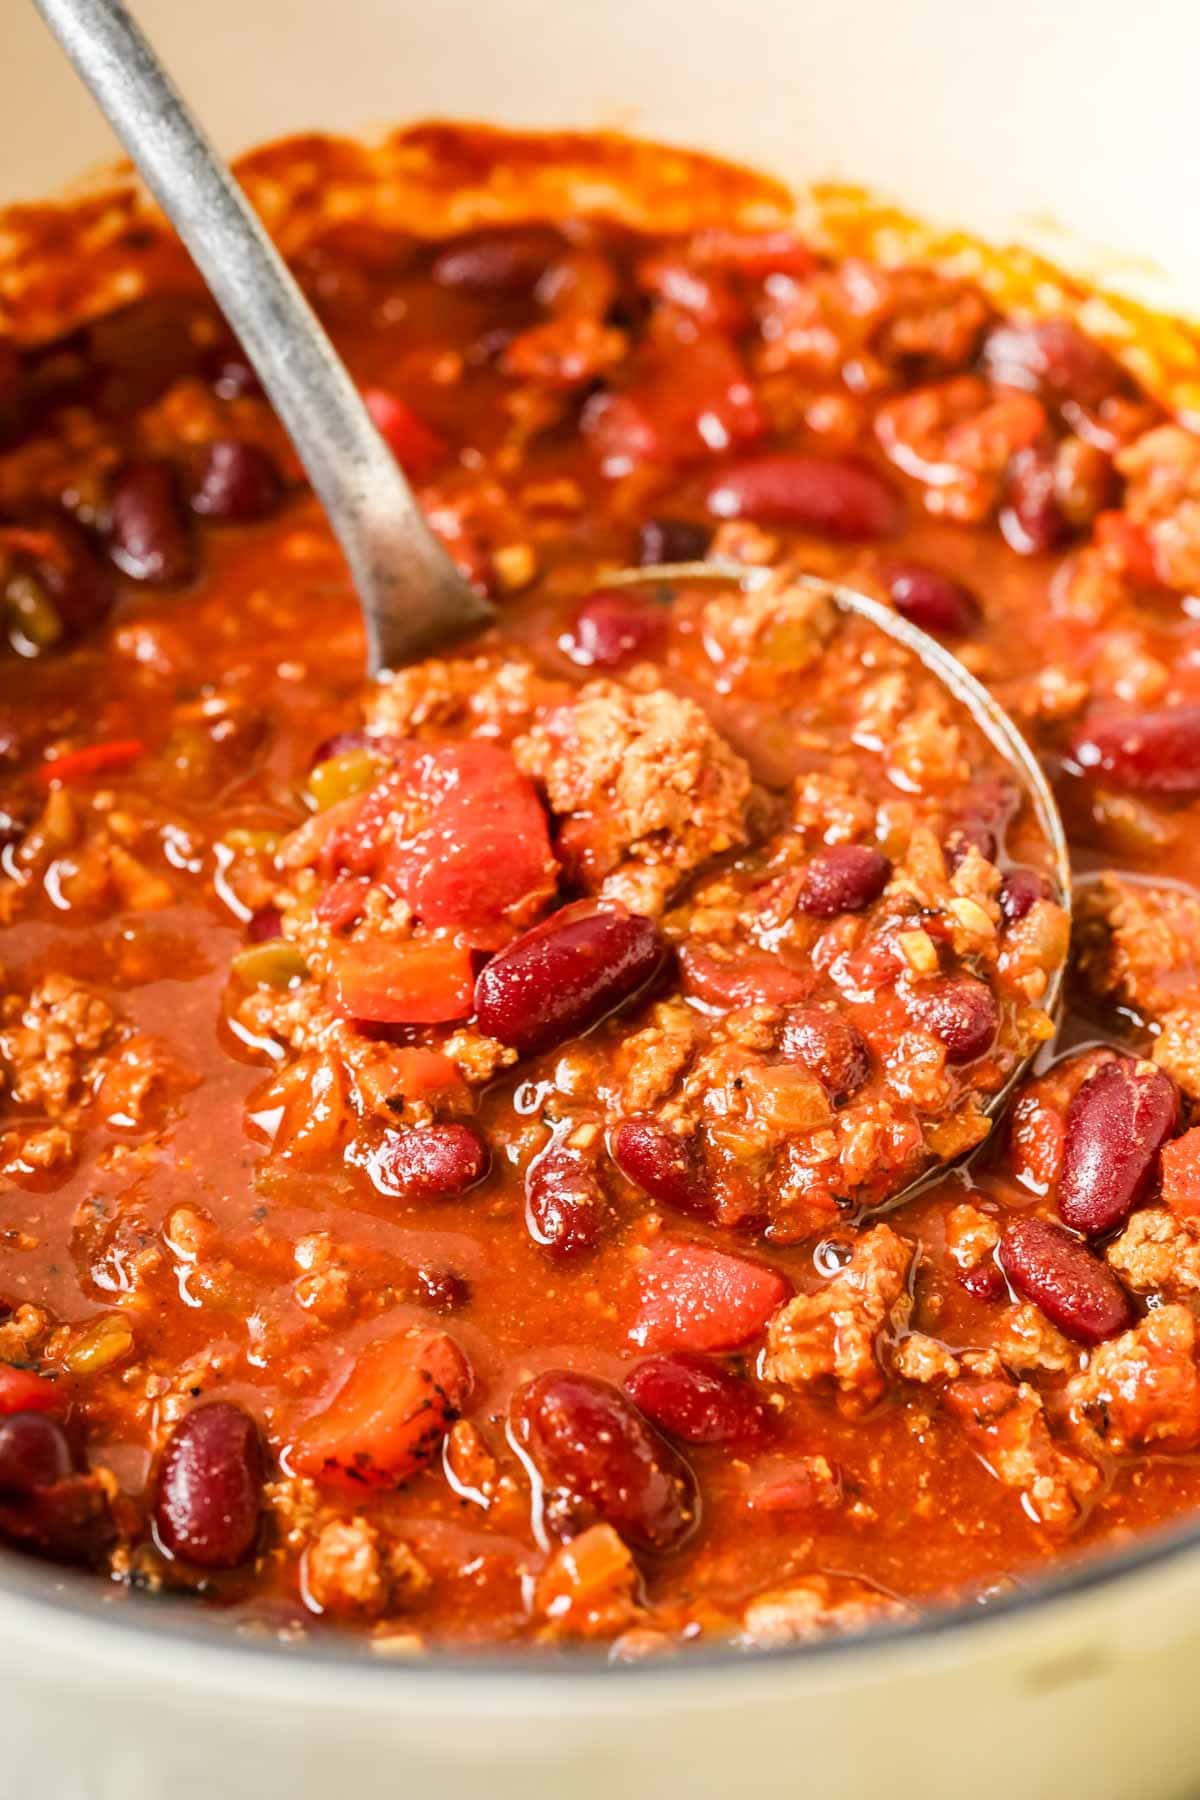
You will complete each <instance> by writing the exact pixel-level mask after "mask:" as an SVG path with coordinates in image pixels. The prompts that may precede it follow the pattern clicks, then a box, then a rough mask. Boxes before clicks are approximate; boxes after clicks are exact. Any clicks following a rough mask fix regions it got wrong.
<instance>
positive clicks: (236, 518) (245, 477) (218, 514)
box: [191, 438, 283, 525]
mask: <svg viewBox="0 0 1200 1800" xmlns="http://www.w3.org/2000/svg"><path fill="white" fill-rule="evenodd" d="M191 499H192V510H193V512H198V513H200V514H201V516H202V517H203V518H206V519H213V520H215V521H216V522H217V523H219V524H223V525H225V524H228V525H249V524H251V523H253V522H254V520H256V519H268V518H270V516H271V514H272V513H273V512H275V511H277V510H278V507H279V504H280V502H281V501H282V499H283V482H282V481H281V480H280V476H279V470H278V469H277V468H276V466H275V462H274V459H273V458H272V457H271V456H270V455H268V453H267V451H265V450H264V449H263V448H262V446H261V445H260V444H248V443H245V442H244V441H243V440H242V439H241V438H222V439H219V440H218V441H217V442H216V443H212V444H209V445H208V447H207V449H206V450H205V452H204V457H203V460H202V462H201V464H200V467H199V469H198V470H197V473H196V479H195V481H194V483H193V486H192V494H191Z"/></svg>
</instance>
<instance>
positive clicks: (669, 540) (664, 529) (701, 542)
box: [637, 519, 712, 569]
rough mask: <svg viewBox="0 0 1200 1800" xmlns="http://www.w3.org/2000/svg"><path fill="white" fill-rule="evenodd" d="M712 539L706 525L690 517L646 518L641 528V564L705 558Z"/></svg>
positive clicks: (639, 544)
mask: <svg viewBox="0 0 1200 1800" xmlns="http://www.w3.org/2000/svg"><path fill="white" fill-rule="evenodd" d="M711 543H712V532H711V531H710V530H709V528H708V526H707V525H697V524H695V523H693V521H692V520H691V519H647V520H646V521H645V522H644V523H643V524H642V525H641V526H640V528H639V530H638V553H637V560H638V564H639V566H640V567H641V568H643V569H645V568H649V567H650V566H651V565H652V564H654V563H687V562H703V560H704V558H705V557H706V556H707V555H708V546H709V545H710V544H711Z"/></svg>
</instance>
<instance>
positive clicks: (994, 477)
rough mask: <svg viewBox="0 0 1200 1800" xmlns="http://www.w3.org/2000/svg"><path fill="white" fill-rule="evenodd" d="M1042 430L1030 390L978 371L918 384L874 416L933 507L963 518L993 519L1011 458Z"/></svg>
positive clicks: (889, 450) (888, 449) (886, 447)
mask: <svg viewBox="0 0 1200 1800" xmlns="http://www.w3.org/2000/svg"><path fill="white" fill-rule="evenodd" d="M1045 428H1046V411H1045V408H1044V407H1043V406H1042V404H1041V402H1040V401H1039V400H1037V399H1035V398H1034V396H1033V395H1032V394H1025V393H1021V392H1019V391H1018V390H1017V389H1015V388H997V387H993V386H992V385H991V384H990V383H989V382H986V381H984V380H983V379H982V377H981V376H978V375H956V376H954V377H953V378H952V379H951V380H949V381H942V382H938V383H936V384H935V385H933V386H930V387H923V388H916V389H914V390H912V391H911V392H909V393H905V394H902V395H900V396H899V397H898V398H897V399H895V400H888V401H885V403H884V404H883V405H882V406H881V407H880V409H879V411H878V413H877V414H876V416H875V432H876V436H877V437H878V439H879V442H880V445H881V447H882V449H883V451H884V454H885V455H886V456H888V457H890V459H891V460H892V461H893V462H894V463H895V464H896V465H897V467H898V468H900V469H902V470H903V471H904V473H905V474H906V475H910V476H912V477H913V478H914V479H915V480H917V481H919V482H921V483H923V484H924V489H925V493H924V498H925V505H926V506H927V507H928V509H929V511H930V512H932V513H937V514H941V515H942V516H944V517H946V518H951V519H957V520H959V521H960V522H964V523H974V522H977V521H979V520H981V519H986V518H987V517H988V515H989V513H991V512H992V511H993V509H994V508H995V507H996V505H997V503H998V502H999V499H1000V495H1001V490H1002V485H1003V477H1004V473H1005V470H1006V469H1007V467H1008V464H1009V461H1010V459H1011V458H1012V457H1013V456H1014V455H1015V454H1016V453H1017V451H1019V450H1024V449H1027V448H1028V447H1029V446H1030V445H1032V444H1034V443H1036V442H1037V440H1038V438H1039V437H1041V435H1042V433H1043V431H1044V430H1045Z"/></svg>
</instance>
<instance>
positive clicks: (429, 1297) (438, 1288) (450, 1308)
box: [417, 1268, 471, 1313]
mask: <svg viewBox="0 0 1200 1800" xmlns="http://www.w3.org/2000/svg"><path fill="white" fill-rule="evenodd" d="M417 1281H418V1283H419V1284H420V1288H421V1294H422V1297H423V1298H424V1301H425V1304H426V1305H427V1306H431V1307H432V1308H433V1310H434V1312H436V1313H452V1312H460V1311H461V1310H462V1308H463V1307H464V1306H466V1305H467V1304H468V1302H469V1301H470V1298H471V1283H470V1282H469V1281H468V1280H467V1278H466V1276H465V1275H460V1274H459V1272H458V1270H457V1269H432V1268H430V1269H418V1270H417Z"/></svg>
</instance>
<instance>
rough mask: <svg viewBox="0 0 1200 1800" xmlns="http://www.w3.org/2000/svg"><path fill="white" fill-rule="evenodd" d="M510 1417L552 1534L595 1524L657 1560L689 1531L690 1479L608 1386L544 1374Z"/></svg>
mask: <svg viewBox="0 0 1200 1800" xmlns="http://www.w3.org/2000/svg"><path fill="white" fill-rule="evenodd" d="M513 1412H514V1422H515V1424H516V1429H517V1433H518V1438H519V1439H520V1440H522V1441H523V1445H524V1448H525V1449H526V1451H527V1453H528V1455H529V1457H530V1459H531V1460H532V1462H533V1464H534V1466H535V1467H536V1469H537V1471H538V1473H539V1475H540V1476H541V1478H542V1481H543V1483H544V1489H545V1491H544V1492H543V1495H542V1511H543V1519H544V1522H545V1524H546V1526H547V1528H548V1529H549V1530H551V1531H552V1532H554V1533H555V1535H557V1536H563V1537H573V1536H575V1535H577V1533H578V1531H579V1530H580V1529H582V1527H583V1525H584V1524H586V1523H590V1522H593V1521H594V1520H596V1519H602V1520H604V1521H605V1522H606V1523H607V1524H609V1525H612V1526H614V1527H615V1528H616V1530H617V1531H619V1532H620V1534H621V1536H622V1537H623V1538H624V1539H625V1540H626V1541H627V1542H628V1543H630V1544H632V1545H633V1547H634V1548H635V1549H638V1550H650V1551H656V1552H658V1553H660V1554H661V1553H662V1552H664V1551H668V1550H675V1549H677V1548H678V1547H679V1545H680V1544H682V1543H683V1541H684V1539H685V1538H687V1537H688V1536H689V1535H690V1534H691V1532H692V1531H693V1529H694V1528H695V1525H696V1522H697V1519H698V1518H699V1512H700V1500H699V1494H698V1491H697V1488H696V1479H695V1476H694V1475H693V1474H692V1471H691V1470H690V1469H689V1468H688V1465H687V1464H686V1463H685V1462H684V1460H683V1458H682V1457H681V1456H680V1455H679V1453H678V1451H676V1450H673V1449H672V1448H671V1446H670V1445H669V1444H668V1443H667V1442H666V1440H665V1438H661V1437H660V1436H659V1435H658V1433H657V1432H656V1431H655V1430H654V1428H653V1427H652V1426H651V1425H649V1424H648V1423H647V1421H646V1420H645V1419H644V1418H643V1417H642V1415H641V1413H640V1412H639V1411H638V1410H637V1408H636V1407H635V1406H634V1405H633V1403H632V1401H630V1400H628V1399H627V1398H626V1397H625V1395H624V1394H623V1393H622V1392H621V1390H620V1389H619V1388H616V1387H614V1386H613V1385H612V1384H611V1382H608V1381H601V1380H599V1379H598V1378H597V1377H596V1376H594V1375H581V1374H571V1373H569V1372H568V1371H566V1370H552V1371H551V1372H550V1373H548V1374H545V1375H539V1376H538V1377H537V1379H536V1380H534V1381H531V1382H530V1383H529V1384H528V1386H527V1387H525V1388H524V1389H522V1390H521V1392H520V1393H518V1394H517V1395H516V1397H515V1399H514V1402H513ZM581 1515H582V1516H581Z"/></svg>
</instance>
